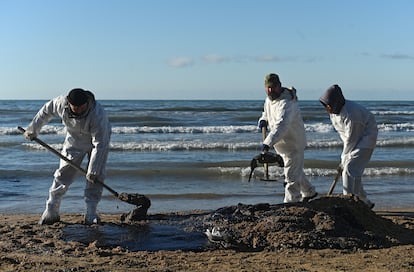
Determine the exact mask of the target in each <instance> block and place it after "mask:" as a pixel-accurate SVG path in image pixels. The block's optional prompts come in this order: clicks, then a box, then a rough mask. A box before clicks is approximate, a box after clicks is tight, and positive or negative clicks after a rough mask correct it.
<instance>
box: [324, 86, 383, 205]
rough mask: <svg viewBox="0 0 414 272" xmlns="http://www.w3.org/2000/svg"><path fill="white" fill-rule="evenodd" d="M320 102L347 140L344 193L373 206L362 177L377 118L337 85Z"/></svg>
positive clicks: (372, 146) (376, 131) (371, 145)
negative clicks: (347, 97) (345, 95)
mask: <svg viewBox="0 0 414 272" xmlns="http://www.w3.org/2000/svg"><path fill="white" fill-rule="evenodd" d="M319 101H320V102H321V103H322V105H323V106H324V107H325V109H326V111H327V112H328V113H329V117H330V119H331V122H332V125H333V126H334V128H335V130H336V131H337V132H338V133H339V136H340V137H341V139H342V141H343V143H344V146H343V150H342V154H341V164H340V168H342V183H343V194H344V195H356V196H358V197H359V198H360V199H361V200H362V201H364V202H365V203H366V204H367V205H368V207H369V208H371V209H372V208H373V207H374V203H372V202H371V201H370V200H368V198H367V194H366V192H365V191H364V188H363V186H362V181H361V177H362V174H363V173H364V169H365V167H366V166H367V164H368V162H369V160H370V159H371V155H372V152H373V151H374V148H375V146H376V142H377V136H378V128H377V122H376V121H375V117H374V115H373V114H372V113H371V112H370V111H368V110H367V109H366V108H365V107H363V106H362V105H360V104H358V103H355V102H353V101H350V100H346V99H345V98H344V96H343V94H342V90H341V88H340V87H339V86H338V85H332V86H330V87H329V88H328V89H327V90H326V91H325V93H324V94H323V95H322V96H321V97H320V99H319Z"/></svg>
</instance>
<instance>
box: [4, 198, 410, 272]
mask: <svg viewBox="0 0 414 272" xmlns="http://www.w3.org/2000/svg"><path fill="white" fill-rule="evenodd" d="M322 204H323V203H322ZM204 212H205V211H200V210H189V211H182V212H178V213H158V214H151V213H150V214H149V216H150V218H152V219H151V220H154V222H156V220H161V221H162V220H165V218H163V217H162V216H159V215H164V216H168V215H170V216H174V215H180V216H186V215H190V214H195V215H197V214H203V213H204ZM375 214H377V215H378V216H381V217H383V218H386V219H389V220H391V221H392V222H393V223H394V224H397V225H398V226H402V227H404V228H406V229H409V230H412V231H414V209H413V208H412V209H399V208H396V209H387V210H380V211H375ZM120 216H121V213H101V218H102V222H103V224H104V225H116V226H120V227H125V226H126V224H123V223H120ZM39 218H40V215H38V214H1V216H0V233H2V240H1V241H0V270H1V271H322V272H325V271H361V270H364V271H413V269H414V243H413V244H410V243H409V244H401V245H395V246H387V247H384V248H379V249H358V248H354V249H329V248H328V249H327V248H324V249H309V248H279V249H277V248H275V249H273V250H271V249H264V250H260V251H256V252H252V251H250V252H247V251H240V250H234V249H205V250H198V251H197V250H154V251H151V250H149V251H148V250H147V251H130V250H128V249H126V248H125V247H121V246H113V247H102V246H100V245H99V242H98V241H91V242H90V243H86V244H84V243H81V242H77V241H64V240H63V239H62V234H63V231H64V230H65V228H67V227H68V226H80V225H81V224H82V220H83V214H81V213H62V214H61V222H58V223H55V224H53V225H46V226H45V225H43V226H41V225H38V224H37V222H38V220H39ZM151 220H149V221H150V223H151V222H152V221H151ZM379 227H380V226H379ZM85 228H88V229H90V230H91V231H94V230H96V231H99V228H96V227H94V226H90V227H85Z"/></svg>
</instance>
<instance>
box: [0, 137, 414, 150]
mask: <svg viewBox="0 0 414 272" xmlns="http://www.w3.org/2000/svg"><path fill="white" fill-rule="evenodd" d="M213 141H214V139H210V140H209V141H201V140H182V141H180V140H172V141H168V140H166V141H160V140H152V141H147V140H146V141H140V142H138V141H129V142H116V141H112V142H111V144H110V150H111V151H203V150H210V151H247V150H252V151H258V150H259V144H258V142H257V141H245V142H220V141H217V142H213ZM5 145H6V146H7V145H10V146H14V145H16V144H15V143H14V142H10V143H3V145H2V146H5ZM22 145H23V146H25V147H27V148H29V149H33V150H43V149H44V148H43V147H42V146H41V145H39V144H37V143H31V142H24V143H22ZM50 145H51V146H52V147H53V148H55V149H57V150H61V149H62V143H58V144H50ZM342 146H343V143H342V141H340V140H324V139H322V140H312V141H308V143H307V148H308V149H328V148H342ZM377 147H414V138H398V137H397V138H394V139H384V140H378V141H377Z"/></svg>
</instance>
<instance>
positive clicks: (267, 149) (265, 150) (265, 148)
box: [262, 144, 270, 153]
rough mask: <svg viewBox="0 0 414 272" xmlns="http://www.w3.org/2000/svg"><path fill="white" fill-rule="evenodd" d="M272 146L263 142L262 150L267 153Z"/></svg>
mask: <svg viewBox="0 0 414 272" xmlns="http://www.w3.org/2000/svg"><path fill="white" fill-rule="evenodd" d="M269 149H270V147H269V146H268V145H267V144H262V152H263V153H266V152H269Z"/></svg>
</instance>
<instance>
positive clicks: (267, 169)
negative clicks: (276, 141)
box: [262, 126, 269, 180]
mask: <svg viewBox="0 0 414 272" xmlns="http://www.w3.org/2000/svg"><path fill="white" fill-rule="evenodd" d="M266 130H267V127H266V126H264V127H262V141H264V140H265V139H266ZM263 169H264V173H265V177H264V178H263V179H262V180H269V166H268V164H267V163H263Z"/></svg>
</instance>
